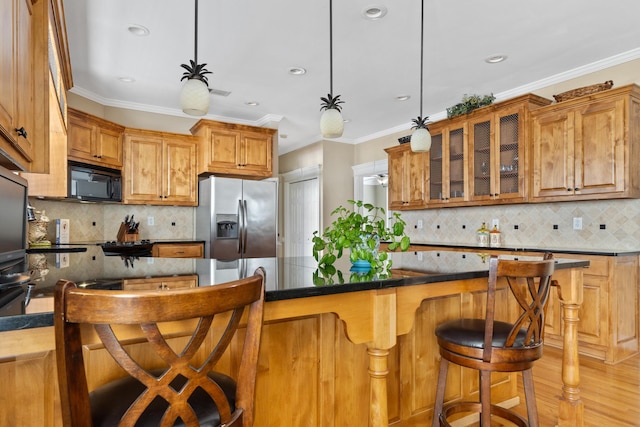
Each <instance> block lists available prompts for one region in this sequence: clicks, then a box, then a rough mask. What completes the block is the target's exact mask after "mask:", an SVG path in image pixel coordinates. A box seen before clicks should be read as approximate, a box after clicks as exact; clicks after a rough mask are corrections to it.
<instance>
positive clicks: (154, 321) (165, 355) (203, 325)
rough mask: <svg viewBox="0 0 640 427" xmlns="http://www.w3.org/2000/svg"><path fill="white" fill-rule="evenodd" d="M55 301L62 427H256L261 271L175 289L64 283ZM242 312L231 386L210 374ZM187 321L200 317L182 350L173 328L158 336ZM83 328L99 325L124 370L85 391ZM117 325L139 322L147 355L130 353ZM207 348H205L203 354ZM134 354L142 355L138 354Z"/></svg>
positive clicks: (224, 378)
mask: <svg viewBox="0 0 640 427" xmlns="http://www.w3.org/2000/svg"><path fill="white" fill-rule="evenodd" d="M54 304H55V306H54V316H55V317H54V328H55V335H56V360H57V365H58V380H59V386H60V400H61V407H62V416H63V421H64V425H65V426H70V427H76V426H77V427H88V426H94V427H98V426H109V427H112V426H134V425H135V426H137V427H138V426H145V427H147V426H153V427H159V426H161V427H168V426H188V427H195V426H211V427H213V426H221V425H222V426H225V427H231V426H235V427H251V426H252V425H253V412H254V410H253V408H254V396H255V382H256V372H257V365H258V351H259V347H260V336H261V331H262V322H263V307H264V270H263V269H262V268H258V270H256V272H255V274H254V275H253V276H251V277H248V278H246V279H240V280H236V281H232V282H228V283H224V284H220V285H212V286H202V287H198V288H191V289H176V290H159V291H118V290H97V289H82V288H78V287H77V286H76V285H75V284H74V283H72V282H69V281H66V280H60V281H58V283H57V284H56V288H55V302H54ZM245 309H247V310H245ZM245 312H246V314H247V316H246V330H245V331H244V333H243V334H241V335H240V337H242V336H244V338H243V339H242V341H241V342H243V343H244V344H243V346H242V353H241V358H240V363H239V365H240V366H239V369H238V374H237V380H234V379H232V378H231V377H229V376H227V375H225V374H223V373H221V372H216V371H214V368H215V366H216V363H217V362H218V361H219V360H220V358H221V357H222V355H223V354H224V353H225V351H226V350H227V348H228V347H229V344H231V342H232V338H233V337H234V335H235V333H236V331H237V329H238V327H239V326H240V325H241V323H240V320H241V319H243V313H245ZM218 315H221V316H220V317H217V316H218ZM214 316H216V319H217V320H216V324H215V325H214V323H213V322H214ZM187 319H195V320H196V322H191V323H192V324H194V325H195V326H194V329H193V330H192V331H191V330H189V332H192V334H191V336H190V337H189V339H188V340H187V342H186V344H185V346H184V348H181V349H174V348H173V346H172V344H171V342H170V338H171V334H172V332H171V330H170V329H169V331H167V332H163V329H164V328H162V326H161V323H164V322H176V321H181V320H187ZM243 322H244V321H243ZM82 324H85V325H91V326H92V327H93V329H95V331H96V333H97V335H98V336H99V338H100V340H101V342H102V343H103V344H104V347H105V348H106V349H107V351H108V352H109V354H110V355H111V357H112V358H113V359H114V360H115V361H116V362H117V363H118V365H120V367H121V368H122V369H123V370H124V371H125V373H126V374H128V376H126V377H122V378H118V379H115V380H113V381H111V382H109V383H107V384H104V385H102V386H100V387H98V388H97V389H95V390H93V391H92V392H91V393H89V391H88V386H87V377H86V375H85V369H86V368H85V364H84V358H83V351H84V348H83V344H82V334H83V333H84V332H87V331H90V329H87V330H85V331H83V332H82V333H81V325H82ZM121 325H137V326H139V330H140V331H141V332H143V334H144V339H145V340H146V343H145V345H147V344H148V346H146V347H145V350H144V351H143V352H130V351H131V347H130V346H129V345H128V344H131V337H128V336H127V334H123V336H120V335H119V332H120V329H118V328H120V327H121ZM212 325H213V326H214V327H212ZM126 328H127V330H129V327H126ZM214 328H215V329H214ZM210 330H214V332H211V331H210ZM138 341H140V340H138ZM203 343H206V346H207V347H209V348H210V349H211V350H210V351H206V352H205V349H204V346H201V345H202V344H203ZM180 347H182V346H181V345H180ZM234 351H235V345H234ZM138 353H140V354H141V355H140V354H138ZM136 354H137V355H138V358H135V357H134V356H135V355H136ZM138 359H144V360H145V361H146V362H147V363H148V362H149V361H151V360H158V361H160V367H159V369H153V370H152V369H147V368H146V366H143V365H142V364H141V363H140V361H139V360H138Z"/></svg>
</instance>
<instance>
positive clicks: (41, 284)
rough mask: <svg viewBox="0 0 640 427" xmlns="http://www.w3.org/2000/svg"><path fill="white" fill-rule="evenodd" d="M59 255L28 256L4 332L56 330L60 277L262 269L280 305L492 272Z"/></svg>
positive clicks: (406, 257) (428, 258)
mask: <svg viewBox="0 0 640 427" xmlns="http://www.w3.org/2000/svg"><path fill="white" fill-rule="evenodd" d="M59 256H60V255H59V254H56V253H38V254H30V255H29V258H30V260H29V261H30V268H32V272H31V273H32V281H31V282H30V283H28V284H24V285H21V287H22V291H23V292H21V293H20V295H19V296H18V297H16V298H15V299H14V300H13V302H14V303H13V310H14V311H13V312H12V311H10V310H8V309H7V307H10V306H11V305H12V304H11V303H7V304H6V306H3V307H0V331H7V330H15V329H26V328H34V327H44V326H51V325H52V324H53V314H52V313H51V310H52V296H53V287H54V285H55V283H56V282H57V281H58V279H68V280H72V281H74V282H76V283H77V284H78V285H79V286H86V287H99V288H102V289H120V288H121V286H122V281H123V280H125V279H132V278H153V277H163V276H180V275H197V276H198V282H199V285H200V286H206V285H207V284H218V283H224V282H228V281H230V280H235V279H237V278H238V277H239V276H240V275H241V274H242V275H250V274H251V273H252V272H253V271H255V269H256V268H257V267H259V266H262V267H264V268H265V269H266V272H267V282H266V297H265V298H266V301H277V300H287V299H296V298H306V297H312V296H318V295H328V294H336V293H344V292H353V291H362V290H371V289H383V288H389V287H398V286H411V285H415V284H423V283H437V282H443V281H453V280H462V279H471V278H477V277H487V276H488V268H489V267H488V263H487V262H486V257H481V256H479V255H478V254H477V253H470V252H460V251H446V250H427V251H418V252H405V253H391V254H390V256H391V259H392V260H393V268H394V270H393V274H392V275H391V276H390V277H376V276H373V275H371V274H367V273H358V272H352V271H350V267H351V264H350V263H349V261H348V258H346V257H343V258H342V259H340V260H338V261H337V262H336V265H335V266H336V268H337V272H336V273H335V274H333V275H326V274H324V275H323V274H322V272H320V271H319V270H318V269H317V263H316V261H315V260H314V259H313V258H312V257H299V258H295V257H288V258H287V257H285V258H252V259H245V260H217V259H190V258H152V257H123V256H107V255H105V254H104V253H103V252H102V250H101V248H100V247H99V246H95V245H94V246H88V247H87V251H85V252H76V253H69V254H68V263H69V266H68V267H62V268H59V267H57V265H59V259H58V257H59ZM505 257H509V258H514V257H515V258H517V256H514V255H508V256H505ZM528 258H529V257H528ZM536 258H537V257H536ZM588 264H589V263H588V261H583V260H571V259H558V260H556V265H557V268H575V267H584V266H588ZM404 271H408V272H411V273H410V274H405V273H404ZM15 301H18V302H19V304H15Z"/></svg>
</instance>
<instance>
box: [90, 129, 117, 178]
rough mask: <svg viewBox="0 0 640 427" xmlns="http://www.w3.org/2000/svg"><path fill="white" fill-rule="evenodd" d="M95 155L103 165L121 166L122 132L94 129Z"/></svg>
mask: <svg viewBox="0 0 640 427" xmlns="http://www.w3.org/2000/svg"><path fill="white" fill-rule="evenodd" d="M95 142H96V144H95V147H94V149H93V152H94V153H95V156H97V158H98V159H99V160H100V162H101V163H103V164H104V165H105V166H110V167H115V168H118V169H119V168H121V167H122V133H121V132H119V131H116V130H111V129H104V128H100V127H98V128H97V129H96V141H95Z"/></svg>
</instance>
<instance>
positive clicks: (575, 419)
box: [554, 269, 584, 427]
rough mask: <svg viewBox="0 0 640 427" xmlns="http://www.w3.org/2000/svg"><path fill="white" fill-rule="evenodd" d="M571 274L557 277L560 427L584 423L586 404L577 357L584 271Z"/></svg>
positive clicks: (574, 426) (580, 426) (579, 426)
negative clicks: (561, 332)
mask: <svg viewBox="0 0 640 427" xmlns="http://www.w3.org/2000/svg"><path fill="white" fill-rule="evenodd" d="M570 275H571V277H570V278H567V279H562V280H560V281H554V282H555V284H556V285H557V287H558V297H559V299H560V305H561V307H562V319H563V322H564V337H563V351H562V395H561V396H560V401H559V403H558V427H569V426H571V427H582V426H583V425H584V404H583V402H582V399H581V398H580V389H579V388H578V387H579V386H580V360H579V358H578V322H579V321H580V319H579V317H578V310H579V309H580V305H581V304H582V297H583V290H582V271H581V270H578V269H572V270H570Z"/></svg>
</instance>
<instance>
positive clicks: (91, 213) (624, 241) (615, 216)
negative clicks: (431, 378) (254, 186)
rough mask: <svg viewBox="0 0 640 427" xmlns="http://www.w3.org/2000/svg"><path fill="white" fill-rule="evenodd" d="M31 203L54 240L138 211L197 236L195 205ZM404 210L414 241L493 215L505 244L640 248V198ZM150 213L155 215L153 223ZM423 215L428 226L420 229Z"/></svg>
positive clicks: (103, 234)
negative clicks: (59, 225)
mask: <svg viewBox="0 0 640 427" xmlns="http://www.w3.org/2000/svg"><path fill="white" fill-rule="evenodd" d="M30 202H31V204H32V206H34V207H35V208H36V209H37V210H38V211H42V210H45V211H46V214H47V216H48V217H49V219H50V220H51V223H50V224H49V227H48V233H47V234H48V237H49V240H51V241H54V240H55V219H56V218H68V219H69V220H70V224H71V226H70V241H71V242H93V241H104V240H115V239H116V234H117V232H118V227H119V226H120V222H122V221H123V220H124V217H125V216H126V215H132V214H133V215H135V219H136V221H140V239H150V240H172V239H175V240H190V239H193V238H194V237H195V230H194V224H195V208H190V207H174V206H148V205H116V204H98V203H77V202H63V201H52V200H40V199H31V200H30ZM401 214H402V218H403V219H404V220H405V221H406V222H407V231H408V234H409V236H410V237H411V240H412V241H414V242H428V243H433V242H437V243H454V244H475V242H476V230H477V229H478V228H479V227H480V225H481V224H482V222H485V223H486V224H487V226H490V225H491V221H492V220H493V219H498V220H499V222H500V231H501V232H502V241H503V246H508V247H521V246H532V247H544V246H547V247H561V248H575V249H600V250H640V200H598V201H582V202H560V203H540V204H523V205H503V206H474V207H464V208H446V209H428V210H419V211H405V212H401ZM148 217H153V221H154V225H153V226H150V225H148V223H147V218H148ZM573 218H582V230H574V229H573ZM419 220H422V224H423V228H422V229H418V228H417V224H418V221H419ZM173 224H175V225H173ZM556 226H557V227H556ZM516 227H517V228H516Z"/></svg>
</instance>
